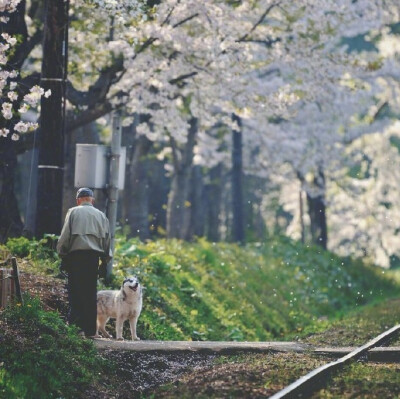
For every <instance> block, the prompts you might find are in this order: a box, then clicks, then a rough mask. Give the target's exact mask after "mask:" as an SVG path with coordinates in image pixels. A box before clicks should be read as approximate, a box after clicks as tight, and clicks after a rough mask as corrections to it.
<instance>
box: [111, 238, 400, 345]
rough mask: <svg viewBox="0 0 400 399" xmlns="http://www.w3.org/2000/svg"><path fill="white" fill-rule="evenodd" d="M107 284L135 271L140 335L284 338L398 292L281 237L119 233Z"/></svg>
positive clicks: (349, 263) (384, 278)
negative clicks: (152, 238) (238, 239)
mask: <svg viewBox="0 0 400 399" xmlns="http://www.w3.org/2000/svg"><path fill="white" fill-rule="evenodd" d="M116 248H117V250H116V256H115V264H114V274H115V276H114V285H115V287H117V286H118V285H119V284H120V283H121V281H122V280H123V278H124V277H125V276H127V275H132V274H137V275H138V276H139V277H140V279H141V281H142V284H143V285H144V287H145V290H144V309H143V312H142V316H141V317H140V319H139V325H138V328H139V334H140V336H141V337H142V338H144V339H169V340H172V339H173V340H186V339H189V340H239V341H242V340H246V341H262V340H269V339H277V338H279V339H285V338H287V337H289V336H293V334H295V333H300V332H302V331H303V330H304V329H307V331H317V330H318V329H323V328H324V327H325V323H324V321H325V320H327V319H332V318H335V317H338V316H340V315H341V314H344V313H346V312H348V311H349V310H350V309H354V308H357V307H359V306H361V305H365V304H368V303H375V302H379V301H381V300H382V299H384V298H388V297H393V296H396V295H398V294H399V292H400V291H399V284H398V282H396V281H395V280H394V279H393V278H390V277H389V276H388V275H387V273H385V272H384V271H383V270H382V269H381V268H377V267H373V266H367V265H364V264H363V263H362V262H361V261H357V260H351V259H342V258H339V257H337V256H335V255H333V254H332V253H330V252H327V251H323V250H321V249H320V248H318V247H305V246H302V245H301V244H299V243H296V242H293V241H291V240H288V239H285V238H276V239H273V240H271V241H268V242H266V243H263V244H248V245H246V246H243V247H242V246H238V245H236V244H227V243H218V244H215V243H209V242H206V241H204V240H199V241H198V242H196V243H184V242H181V241H176V240H170V241H167V240H159V241H156V242H149V243H146V244H144V243H140V242H138V241H136V240H128V241H127V240H125V239H124V238H119V239H118V240H117V243H116Z"/></svg>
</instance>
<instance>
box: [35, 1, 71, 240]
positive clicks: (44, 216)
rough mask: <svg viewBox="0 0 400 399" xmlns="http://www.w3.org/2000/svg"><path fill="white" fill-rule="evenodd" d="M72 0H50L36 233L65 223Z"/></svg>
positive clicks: (55, 230)
mask: <svg viewBox="0 0 400 399" xmlns="http://www.w3.org/2000/svg"><path fill="white" fill-rule="evenodd" d="M68 8H69V1H68V0H46V2H45V26H44V38H43V61H42V74H41V81H40V85H41V87H42V88H43V89H44V90H45V91H47V90H51V96H50V97H48V98H44V97H42V101H41V114H40V130H39V141H38V147H39V149H38V151H39V155H38V187H37V208H36V228H35V235H36V237H38V238H39V237H42V236H43V234H45V233H52V234H59V233H60V230H61V224H62V220H61V219H62V190H63V173H64V119H65V118H64V113H65V88H66V78H67V43H68Z"/></svg>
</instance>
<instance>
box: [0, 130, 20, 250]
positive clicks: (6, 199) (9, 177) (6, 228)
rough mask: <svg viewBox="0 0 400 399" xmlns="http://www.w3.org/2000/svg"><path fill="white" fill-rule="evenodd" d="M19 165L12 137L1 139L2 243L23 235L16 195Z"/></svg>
mask: <svg viewBox="0 0 400 399" xmlns="http://www.w3.org/2000/svg"><path fill="white" fill-rule="evenodd" d="M16 165H17V156H16V153H15V145H14V142H13V141H12V140H11V138H10V137H3V138H0V242H2V243H3V242H5V241H7V238H8V237H17V236H19V235H21V233H22V227H23V224H22V220H21V216H20V213H19V209H18V205H17V199H16V197H15V194H14V180H15V179H14V176H15V169H16Z"/></svg>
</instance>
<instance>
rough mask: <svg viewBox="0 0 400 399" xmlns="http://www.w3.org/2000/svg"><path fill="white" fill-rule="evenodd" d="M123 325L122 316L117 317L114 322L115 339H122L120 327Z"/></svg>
mask: <svg viewBox="0 0 400 399" xmlns="http://www.w3.org/2000/svg"><path fill="white" fill-rule="evenodd" d="M123 327H124V320H123V319H122V317H117V320H116V322H115V333H116V335H117V340H118V341H123V340H124V338H123V337H122V329H123Z"/></svg>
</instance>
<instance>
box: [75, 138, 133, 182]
mask: <svg viewBox="0 0 400 399" xmlns="http://www.w3.org/2000/svg"><path fill="white" fill-rule="evenodd" d="M110 155H111V149H110V147H108V146H105V145H99V144H77V145H76V158H75V182H74V185H75V187H90V188H106V187H107V184H108V180H109V173H110ZM119 159H120V161H119V173H118V189H119V190H123V188H124V185H125V165H126V147H122V148H121V155H120V158H119Z"/></svg>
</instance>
